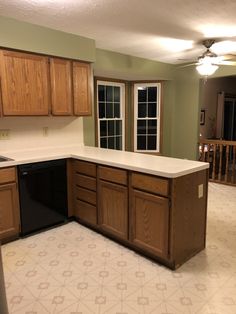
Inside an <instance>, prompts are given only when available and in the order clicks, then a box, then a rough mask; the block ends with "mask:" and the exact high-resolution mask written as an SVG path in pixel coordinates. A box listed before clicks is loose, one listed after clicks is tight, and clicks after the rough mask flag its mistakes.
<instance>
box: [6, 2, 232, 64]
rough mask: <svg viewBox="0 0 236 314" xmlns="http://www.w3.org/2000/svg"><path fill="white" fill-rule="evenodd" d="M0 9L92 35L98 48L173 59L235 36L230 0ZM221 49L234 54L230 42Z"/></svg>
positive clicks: (27, 4) (15, 4) (195, 53)
mask: <svg viewBox="0 0 236 314" xmlns="http://www.w3.org/2000/svg"><path fill="white" fill-rule="evenodd" d="M0 12H1V15H3V16H8V17H12V18H15V19H18V20H22V21H25V22H30V23H34V24H37V25H42V26H46V27H50V28H53V29H57V30H61V31H64V32H68V33H73V34H77V35H81V36H84V37H88V38H92V39H95V41H96V47H97V48H102V49H106V50H111V51H116V52H120V53H124V54H128V55H133V56H137V57H142V58H147V59H152V60H156V61H161V62H167V63H173V64H175V63H183V62H184V61H185V59H186V60H194V59H195V60H196V59H197V57H198V56H199V55H201V54H202V53H203V51H204V50H205V48H204V47H203V46H202V45H201V43H200V42H201V41H202V40H203V39H205V38H212V37H217V38H218V37H226V38H227V37H229V40H230V37H232V36H236V20H235V12H236V1H235V0H224V1H222V0H208V1H205V0H204V1H203V0H199V1H189V0H172V1H162V0H148V1H140V0H128V1H120V0H86V1H85V0H11V1H9V0H1V2H0ZM234 40H236V38H234ZM218 49H219V50H220V49H222V48H220V47H219V44H218ZM212 50H213V51H214V47H212ZM220 53H221V52H220ZM223 53H224V54H225V53H236V44H235V41H233V44H232V45H230V44H229V43H228V46H227V45H226V44H225V46H224V49H223Z"/></svg>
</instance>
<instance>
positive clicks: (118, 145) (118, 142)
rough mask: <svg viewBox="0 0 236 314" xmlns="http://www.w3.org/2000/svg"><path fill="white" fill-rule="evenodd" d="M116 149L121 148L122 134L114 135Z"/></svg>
mask: <svg viewBox="0 0 236 314" xmlns="http://www.w3.org/2000/svg"><path fill="white" fill-rule="evenodd" d="M116 149H118V150H122V136H117V137H116Z"/></svg>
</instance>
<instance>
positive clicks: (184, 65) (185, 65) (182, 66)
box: [178, 62, 198, 68]
mask: <svg viewBox="0 0 236 314" xmlns="http://www.w3.org/2000/svg"><path fill="white" fill-rule="evenodd" d="M197 64H198V63H197V62H193V63H188V64H183V65H180V66H178V68H186V67H189V66H192V65H197Z"/></svg>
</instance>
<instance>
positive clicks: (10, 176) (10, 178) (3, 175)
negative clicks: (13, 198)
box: [0, 167, 16, 184]
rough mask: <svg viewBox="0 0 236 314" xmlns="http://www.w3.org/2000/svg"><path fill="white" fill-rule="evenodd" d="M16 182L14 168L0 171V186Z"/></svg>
mask: <svg viewBox="0 0 236 314" xmlns="http://www.w3.org/2000/svg"><path fill="white" fill-rule="evenodd" d="M14 181H16V169H15V167H10V168H1V169H0V184H2V183H8V182H14Z"/></svg>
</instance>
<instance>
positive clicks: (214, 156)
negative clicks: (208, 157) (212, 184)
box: [212, 144, 216, 180]
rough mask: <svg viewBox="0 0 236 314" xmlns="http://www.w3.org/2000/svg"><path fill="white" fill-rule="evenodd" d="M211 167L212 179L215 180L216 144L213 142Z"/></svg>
mask: <svg viewBox="0 0 236 314" xmlns="http://www.w3.org/2000/svg"><path fill="white" fill-rule="evenodd" d="M212 163H213V168H212V180H215V176H216V174H215V171H216V144H213V158H212Z"/></svg>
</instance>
